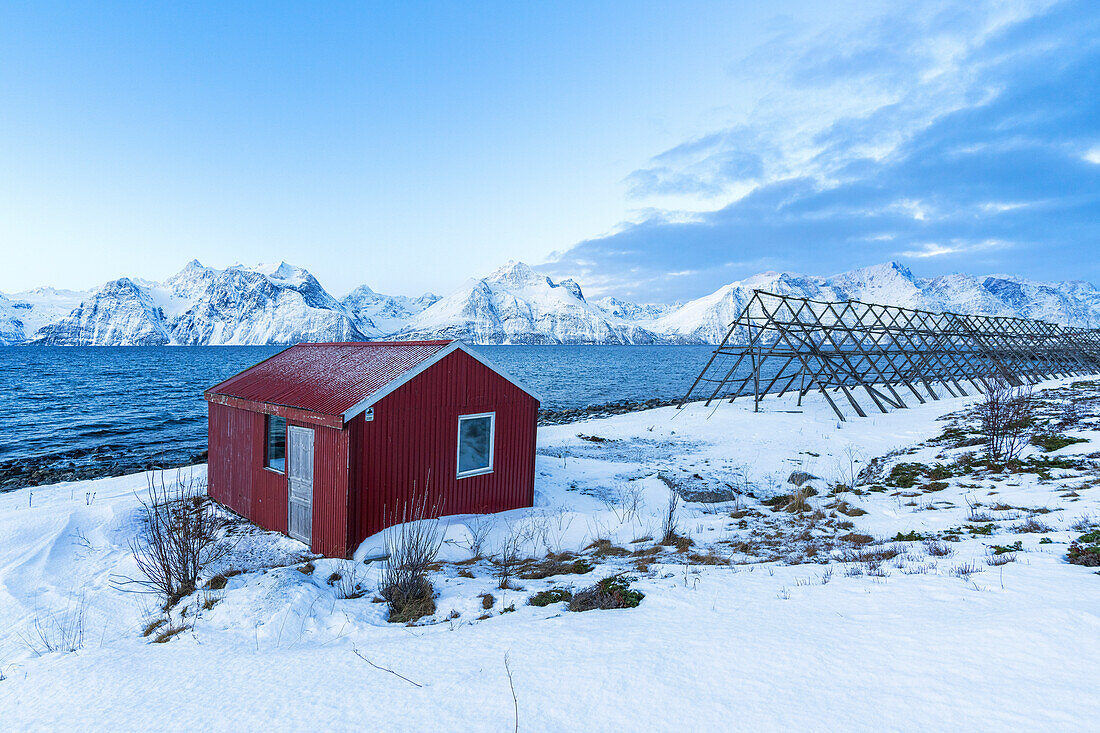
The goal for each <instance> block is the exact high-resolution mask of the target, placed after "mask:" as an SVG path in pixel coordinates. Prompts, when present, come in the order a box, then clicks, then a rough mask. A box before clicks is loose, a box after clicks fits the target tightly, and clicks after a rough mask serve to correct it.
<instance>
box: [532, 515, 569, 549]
mask: <svg viewBox="0 0 1100 733" xmlns="http://www.w3.org/2000/svg"><path fill="white" fill-rule="evenodd" d="M575 518H576V515H575V514H573V513H572V512H569V511H568V510H566V508H565V507H562V506H559V507H556V508H555V509H552V510H547V511H542V512H539V513H538V514H535V515H533V516H532V517H531V518H530V519H529V520H528V525H529V527H530V531H531V537H532V542H537V543H538V544H541V545H542V548H543V550H544V551H545V552H546V554H548V555H558V554H561V552H562V549H563V547H564V544H565V536H566V534H567V533H568V532H569V527H570V526H572V524H573V520H574V519H575Z"/></svg>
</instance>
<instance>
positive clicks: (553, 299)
mask: <svg viewBox="0 0 1100 733" xmlns="http://www.w3.org/2000/svg"><path fill="white" fill-rule="evenodd" d="M396 337H397V338H402V339H422V338H440V337H443V338H461V339H465V340H467V341H470V342H472V343H479V344H555V343H573V344H576V343H581V344H645V343H654V342H657V341H659V339H658V338H657V337H656V336H654V334H652V333H650V332H649V331H647V330H646V329H644V328H642V327H640V326H638V325H636V324H633V323H630V322H628V321H625V320H623V319H621V318H617V317H615V316H612V315H610V314H608V313H605V312H604V311H602V310H600V309H599V308H597V307H596V306H594V305H591V304H590V303H588V302H587V301H586V300H585V299H584V295H583V293H582V292H581V289H580V286H579V285H577V284H576V283H575V282H573V281H572V280H563V281H562V282H560V283H554V282H553V281H552V280H551V279H550V278H548V277H546V276H545V275H541V274H539V273H537V272H535V271H534V270H533V269H531V267H529V266H528V265H526V264H524V263H522V262H514V261H513V262H509V263H508V264H506V265H504V266H503V267H501V268H499V269H498V270H496V271H495V272H493V273H491V274H490V275H489V276H488V277H485V278H481V279H476V280H470V281H468V282H467V283H466V284H465V285H463V286H462V287H461V288H459V289H458V290H456V291H455V292H453V293H451V294H450V295H448V296H446V297H444V298H441V299H440V300H438V301H436V302H435V303H433V304H432V305H430V306H429V307H427V308H425V309H424V310H423V311H421V312H420V313H418V314H416V315H415V316H413V317H412V319H411V320H410V321H409V323H408V326H407V327H406V328H405V329H404V330H402V331H401V332H400V333H398V334H397V336H396Z"/></svg>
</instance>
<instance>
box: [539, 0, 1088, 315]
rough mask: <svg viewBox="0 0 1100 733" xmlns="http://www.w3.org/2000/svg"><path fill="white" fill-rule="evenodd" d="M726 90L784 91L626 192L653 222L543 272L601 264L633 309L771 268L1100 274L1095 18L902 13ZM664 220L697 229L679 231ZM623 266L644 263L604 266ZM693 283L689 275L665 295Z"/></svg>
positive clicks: (1063, 13) (634, 178)
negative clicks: (892, 263)
mask: <svg viewBox="0 0 1100 733" xmlns="http://www.w3.org/2000/svg"><path fill="white" fill-rule="evenodd" d="M731 72H739V73H756V74H757V75H759V76H760V77H761V78H767V79H768V80H769V82H770V88H771V89H772V90H771V91H769V93H768V94H765V95H762V96H761V98H760V99H758V100H757V101H756V104H755V106H754V107H753V109H752V110H751V111H750V112H748V113H747V114H745V115H744V119H743V120H741V121H739V122H738V123H737V124H734V125H731V126H729V127H727V128H726V129H722V130H716V131H714V132H712V133H708V134H706V135H702V136H698V137H696V138H693V139H691V140H689V141H686V142H685V143H683V144H681V145H678V146H676V147H673V148H670V149H669V150H667V151H665V152H663V153H660V154H658V155H655V156H654V157H653V159H652V160H651V161H650V164H649V165H648V166H646V167H644V168H642V169H640V170H638V171H635V172H634V173H633V174H631V175H630V176H629V177H628V178H627V185H628V187H629V191H630V194H631V195H632V196H633V197H635V198H636V200H638V201H639V203H643V204H646V205H648V206H650V207H651V208H650V211H652V212H654V213H653V215H652V216H648V217H646V218H645V219H644V220H640V221H636V222H634V223H632V224H630V225H629V226H626V227H624V228H623V229H622V230H621V231H618V232H616V233H615V234H613V235H612V236H609V237H603V238H597V239H592V240H589V241H586V242H582V243H580V244H578V245H576V246H575V247H574V248H573V249H571V250H569V251H568V252H565V253H562V254H561V255H560V256H558V257H556V258H555V261H554V262H553V263H551V265H550V267H552V268H554V269H557V270H560V271H568V270H569V268H570V267H571V266H573V263H574V262H575V260H576V259H577V258H583V259H584V260H586V261H590V262H596V263H598V268H597V269H599V270H600V271H601V272H604V273H607V276H606V277H607V280H606V281H605V282H604V284H603V286H604V287H605V288H606V289H613V288H614V284H613V282H612V281H613V279H614V275H613V273H615V272H623V273H625V272H627V271H630V272H632V273H634V274H633V275H632V276H631V277H630V278H625V277H624V278H623V281H624V282H626V281H627V279H629V281H630V282H631V283H639V282H643V281H645V282H647V283H649V284H648V285H646V286H645V287H646V288H647V289H646V290H645V291H644V292H642V293H639V292H637V291H630V290H629V289H628V288H624V290H623V292H622V293H621V294H623V295H627V296H631V295H639V296H643V297H645V296H648V298H647V299H653V298H654V297H663V298H665V299H673V298H681V297H687V296H690V295H695V294H698V293H699V292H701V291H703V290H705V289H707V288H714V287H718V286H719V285H721V284H722V282H724V281H725V280H728V279H729V278H730V276H731V272H730V270H729V269H728V268H723V267H721V265H722V264H723V263H726V262H729V261H731V259H732V260H752V259H755V258H756V257H759V256H763V255H766V256H767V257H768V258H770V259H771V260H772V261H774V262H776V263H777V265H778V266H779V267H784V268H790V269H796V270H803V271H806V270H809V271H838V270H842V269H847V268H850V267H854V266H860V265H864V264H870V263H872V262H877V261H882V260H885V259H889V258H891V257H903V258H915V259H920V260H922V261H924V262H926V263H929V264H930V265H932V266H933V267H937V266H939V267H953V268H957V269H966V268H980V269H987V268H988V269H994V268H995V269H1003V270H1011V271H1024V272H1028V273H1031V274H1036V275H1041V276H1043V277H1048V278H1057V277H1063V276H1068V275H1074V276H1083V277H1094V278H1095V277H1098V276H1100V269H1098V268H1100V265H1098V264H1097V262H1096V259H1097V258H1096V257H1095V251H1096V247H1097V246H1098V243H1100V165H1097V164H1098V163H1100V148H1098V147H1097V146H1096V140H1097V139H1100V96H1098V95H1096V94H1095V90H1096V89H1098V88H1100V13H1097V12H1096V8H1095V5H1094V4H1093V3H1091V2H1089V1H1088V0H1079V1H1075V0H1067V1H1066V2H990V3H967V4H955V3H942V4H933V5H924V6H921V9H920V10H919V11H911V10H910V9H909V8H908V6H907V7H906V8H905V9H904V11H903V10H902V9H901V8H897V9H896V10H895V11H894V12H893V13H892V14H889V15H885V16H882V17H879V18H874V19H872V20H870V21H868V22H867V23H865V24H864V25H863V26H859V27H852V28H848V29H847V30H845V31H843V32H837V31H836V30H835V29H825V30H822V29H814V30H808V29H805V28H800V27H798V26H796V25H794V24H790V25H789V27H786V28H781V29H779V30H778V31H777V33H776V34H775V36H774V37H773V38H772V39H770V40H769V41H768V42H766V43H765V44H764V45H763V46H761V48H759V49H757V50H756V51H755V52H754V53H753V54H751V55H750V56H748V57H747V58H745V59H742V61H741V62H739V64H738V65H737V67H736V68H734V69H731ZM1082 151H1086V152H1085V153H1082ZM670 203H671V204H672V205H671V207H670V206H668V204H670ZM662 204H666V206H665V208H664V209H662V207H661V205H662ZM670 208H671V209H673V210H684V209H690V210H692V214H691V215H690V216H689V217H685V220H684V221H674V216H673V215H670V213H669V211H670ZM624 251H630V252H633V253H636V254H634V255H631V256H622V255H618V254H612V253H621V252H624ZM1053 252H1057V255H1056V256H1053ZM938 263H942V265H941V264H938ZM685 270H691V271H697V274H695V275H692V276H685V277H676V278H669V277H668V273H673V272H677V273H679V272H683V271H685ZM638 272H641V273H648V274H649V275H651V278H645V277H639V276H638V275H637V273H638ZM732 274H733V275H734V276H743V275H746V274H751V273H749V272H734V273H732Z"/></svg>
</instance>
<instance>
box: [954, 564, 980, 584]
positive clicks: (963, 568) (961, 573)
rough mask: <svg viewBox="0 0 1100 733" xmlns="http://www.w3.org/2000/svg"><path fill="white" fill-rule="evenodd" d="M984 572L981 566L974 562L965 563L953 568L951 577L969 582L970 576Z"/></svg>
mask: <svg viewBox="0 0 1100 733" xmlns="http://www.w3.org/2000/svg"><path fill="white" fill-rule="evenodd" d="M981 571H982V568H981V566H979V565H976V564H975V563H972V562H964V563H962V564H961V565H956V566H955V567H953V568H951V571H950V572H951V575H953V576H955V577H956V578H962V579H963V580H969V579H970V576H971V575H973V574H974V573H980V572H981Z"/></svg>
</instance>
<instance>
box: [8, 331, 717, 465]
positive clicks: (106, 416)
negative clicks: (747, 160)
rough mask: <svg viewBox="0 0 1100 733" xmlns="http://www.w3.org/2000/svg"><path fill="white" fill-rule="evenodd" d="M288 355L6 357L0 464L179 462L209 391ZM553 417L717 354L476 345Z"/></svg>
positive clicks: (659, 392)
mask: <svg viewBox="0 0 1100 733" xmlns="http://www.w3.org/2000/svg"><path fill="white" fill-rule="evenodd" d="M282 348H284V347H281V346H198V347H140V346H127V347H110V346H97V347H76V346H68V347H4V348H0V463H5V462H8V461H12V460H27V459H30V460H33V461H35V462H36V463H37V462H41V463H42V464H43V465H51V464H58V463H66V462H68V461H73V462H75V463H87V462H90V461H99V462H107V463H117V464H125V465H129V464H153V465H165V466H169V465H178V464H180V463H183V462H186V461H189V460H192V459H193V458H194V457H195V456H196V455H197V454H199V453H201V452H202V451H204V450H206V403H205V402H204V401H203V398H202V393H203V390H204V389H206V388H208V387H211V386H213V385H215V384H217V383H218V382H220V381H222V380H223V379H225V378H226V377H229V376H231V375H233V374H235V373H237V372H239V371H241V370H242V369H245V368H247V367H248V366H250V365H252V364H254V363H256V362H258V361H260V360H261V359H264V358H266V357H268V356H270V355H271V354H274V353H276V352H277V351H280V350H281V349H282ZM476 348H477V351H478V352H479V353H481V354H483V355H484V356H485V357H486V358H487V359H489V360H490V361H492V362H493V363H494V364H497V365H498V366H499V367H501V368H502V369H503V370H504V371H506V372H507V373H508V374H510V375H511V376H512V377H514V378H515V379H517V380H519V381H520V382H523V383H524V384H526V385H528V386H529V387H530V388H531V389H533V390H534V391H536V392H538V393H539V396H540V397H541V398H542V406H543V407H544V408H548V409H563V408H570V407H586V406H588V405H596V404H604V403H607V402H615V401H619V400H645V399H649V398H653V397H657V398H662V399H671V398H674V397H679V396H681V395H682V394H683V393H684V392H685V391H686V390H687V389H688V387H689V386H691V382H692V380H693V379H694V378H695V376H696V375H697V374H698V373H699V370H700V369H701V368H702V367H703V365H704V364H705V363H706V360H707V359H708V358H709V356H710V352H711V350H712V349H713V347H710V346H479V347H476Z"/></svg>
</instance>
